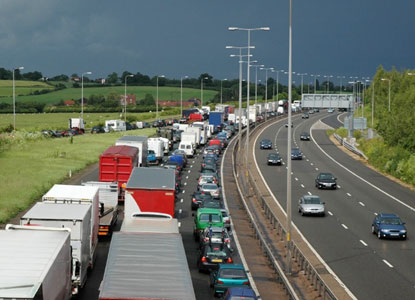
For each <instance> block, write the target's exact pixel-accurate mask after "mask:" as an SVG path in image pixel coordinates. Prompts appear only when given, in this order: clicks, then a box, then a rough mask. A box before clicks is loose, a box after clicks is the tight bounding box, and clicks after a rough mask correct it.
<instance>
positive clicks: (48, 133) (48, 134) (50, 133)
mask: <svg viewBox="0 0 415 300" xmlns="http://www.w3.org/2000/svg"><path fill="white" fill-rule="evenodd" d="M59 133H60V132H59ZM42 134H43V135H44V136H46V137H60V136H61V135H58V131H56V132H55V131H53V130H50V129H44V130H42Z"/></svg>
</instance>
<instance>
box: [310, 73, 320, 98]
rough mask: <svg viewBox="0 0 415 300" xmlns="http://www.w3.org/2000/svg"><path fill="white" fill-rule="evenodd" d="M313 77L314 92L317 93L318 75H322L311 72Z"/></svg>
mask: <svg viewBox="0 0 415 300" xmlns="http://www.w3.org/2000/svg"><path fill="white" fill-rule="evenodd" d="M311 76H312V77H314V94H315V93H316V88H317V77H320V75H316V74H311Z"/></svg>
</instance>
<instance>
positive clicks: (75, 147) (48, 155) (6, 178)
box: [0, 129, 155, 223]
mask: <svg viewBox="0 0 415 300" xmlns="http://www.w3.org/2000/svg"><path fill="white" fill-rule="evenodd" d="M154 133H155V129H139V130H134V131H128V132H122V133H120V132H117V133H107V134H94V135H91V134H88V135H82V136H75V137H73V142H72V143H71V139H70V138H59V139H48V138H43V137H41V136H40V137H37V138H33V137H31V138H30V139H33V140H28V139H27V138H25V137H24V136H23V137H22V136H20V137H15V140H14V142H13V144H12V145H11V146H9V148H8V150H5V151H4V152H0V166H1V168H0V191H1V193H0V223H4V222H6V221H7V220H8V219H10V218H12V217H13V216H15V215H16V214H18V213H19V212H20V211H22V210H24V209H26V208H28V207H29V206H30V205H31V204H32V203H33V202H34V201H36V200H37V199H39V198H40V197H41V196H42V195H43V194H44V193H46V192H47V191H48V190H49V189H50V188H51V187H52V186H53V185H54V184H56V183H61V182H62V181H63V180H64V179H65V178H68V177H69V173H70V172H72V173H75V172H76V171H79V170H81V169H83V168H85V167H86V166H88V165H90V164H92V163H95V162H97V161H98V159H99V155H100V154H101V153H102V152H103V151H104V150H105V149H106V148H107V147H109V146H110V145H114V143H115V141H116V140H117V139H118V138H119V137H120V136H123V135H147V136H148V135H153V134H154ZM16 139H19V141H16Z"/></svg>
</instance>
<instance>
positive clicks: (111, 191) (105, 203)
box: [82, 181, 118, 237]
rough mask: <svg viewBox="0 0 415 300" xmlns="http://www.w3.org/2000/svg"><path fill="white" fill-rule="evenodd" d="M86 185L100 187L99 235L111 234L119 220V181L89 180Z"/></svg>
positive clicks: (83, 183)
mask: <svg viewBox="0 0 415 300" xmlns="http://www.w3.org/2000/svg"><path fill="white" fill-rule="evenodd" d="M82 185H84V186H97V187H98V188H99V227H98V237H107V236H111V234H112V231H113V229H114V227H115V225H116V224H117V221H118V183H117V182H100V181H87V182H82Z"/></svg>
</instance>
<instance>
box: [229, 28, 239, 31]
mask: <svg viewBox="0 0 415 300" xmlns="http://www.w3.org/2000/svg"><path fill="white" fill-rule="evenodd" d="M238 29H239V28H238V27H228V30H229V31H235V30H238Z"/></svg>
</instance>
